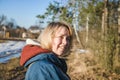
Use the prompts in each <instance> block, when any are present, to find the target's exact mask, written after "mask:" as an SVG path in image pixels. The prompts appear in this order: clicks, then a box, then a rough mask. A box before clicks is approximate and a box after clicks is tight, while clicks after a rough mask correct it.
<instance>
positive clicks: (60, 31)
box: [55, 27, 70, 36]
mask: <svg viewBox="0 0 120 80" xmlns="http://www.w3.org/2000/svg"><path fill="white" fill-rule="evenodd" d="M55 35H68V36H69V35H70V33H69V30H68V28H66V27H59V28H58V29H57V30H56V31H55Z"/></svg>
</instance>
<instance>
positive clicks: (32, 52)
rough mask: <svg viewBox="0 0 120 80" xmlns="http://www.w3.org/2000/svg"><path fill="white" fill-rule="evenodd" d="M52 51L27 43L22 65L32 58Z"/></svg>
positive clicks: (21, 60) (22, 55) (23, 50)
mask: <svg viewBox="0 0 120 80" xmlns="http://www.w3.org/2000/svg"><path fill="white" fill-rule="evenodd" d="M48 52H50V51H48V50H46V49H42V48H41V47H40V46H37V45H32V44H27V45H26V46H25V47H24V48H23V49H22V53H21V57H20V65H21V66H23V65H24V64H25V63H26V62H27V61H28V60H29V59H30V58H32V57H34V56H36V55H38V54H41V53H48Z"/></svg>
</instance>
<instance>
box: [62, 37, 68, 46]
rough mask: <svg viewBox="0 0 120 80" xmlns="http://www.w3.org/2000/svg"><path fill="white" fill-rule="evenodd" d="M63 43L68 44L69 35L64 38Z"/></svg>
mask: <svg viewBox="0 0 120 80" xmlns="http://www.w3.org/2000/svg"><path fill="white" fill-rule="evenodd" d="M62 44H64V45H67V44H68V41H67V37H64V38H63V40H62Z"/></svg>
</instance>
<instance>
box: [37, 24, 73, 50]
mask: <svg viewBox="0 0 120 80" xmlns="http://www.w3.org/2000/svg"><path fill="white" fill-rule="evenodd" d="M60 27H66V28H67V29H68V31H69V36H70V43H71V42H72V27H71V26H69V25H68V24H66V23H65V22H51V23H49V24H48V26H47V27H46V28H45V29H44V30H43V32H42V33H41V34H40V36H39V37H38V39H37V40H38V41H39V42H40V46H41V47H42V48H45V49H48V50H50V51H51V50H52V47H51V45H52V38H53V37H54V35H55V32H56V31H57V30H58V28H60Z"/></svg>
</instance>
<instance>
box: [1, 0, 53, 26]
mask: <svg viewBox="0 0 120 80" xmlns="http://www.w3.org/2000/svg"><path fill="white" fill-rule="evenodd" d="M51 1H53V0H0V16H1V15H4V16H6V17H7V19H14V20H15V22H16V24H17V25H19V26H21V27H25V28H29V27H30V26H32V25H36V24H38V19H37V18H36V16H37V15H39V14H44V12H45V11H46V8H47V7H48V5H49V3H50V2H51Z"/></svg>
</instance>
